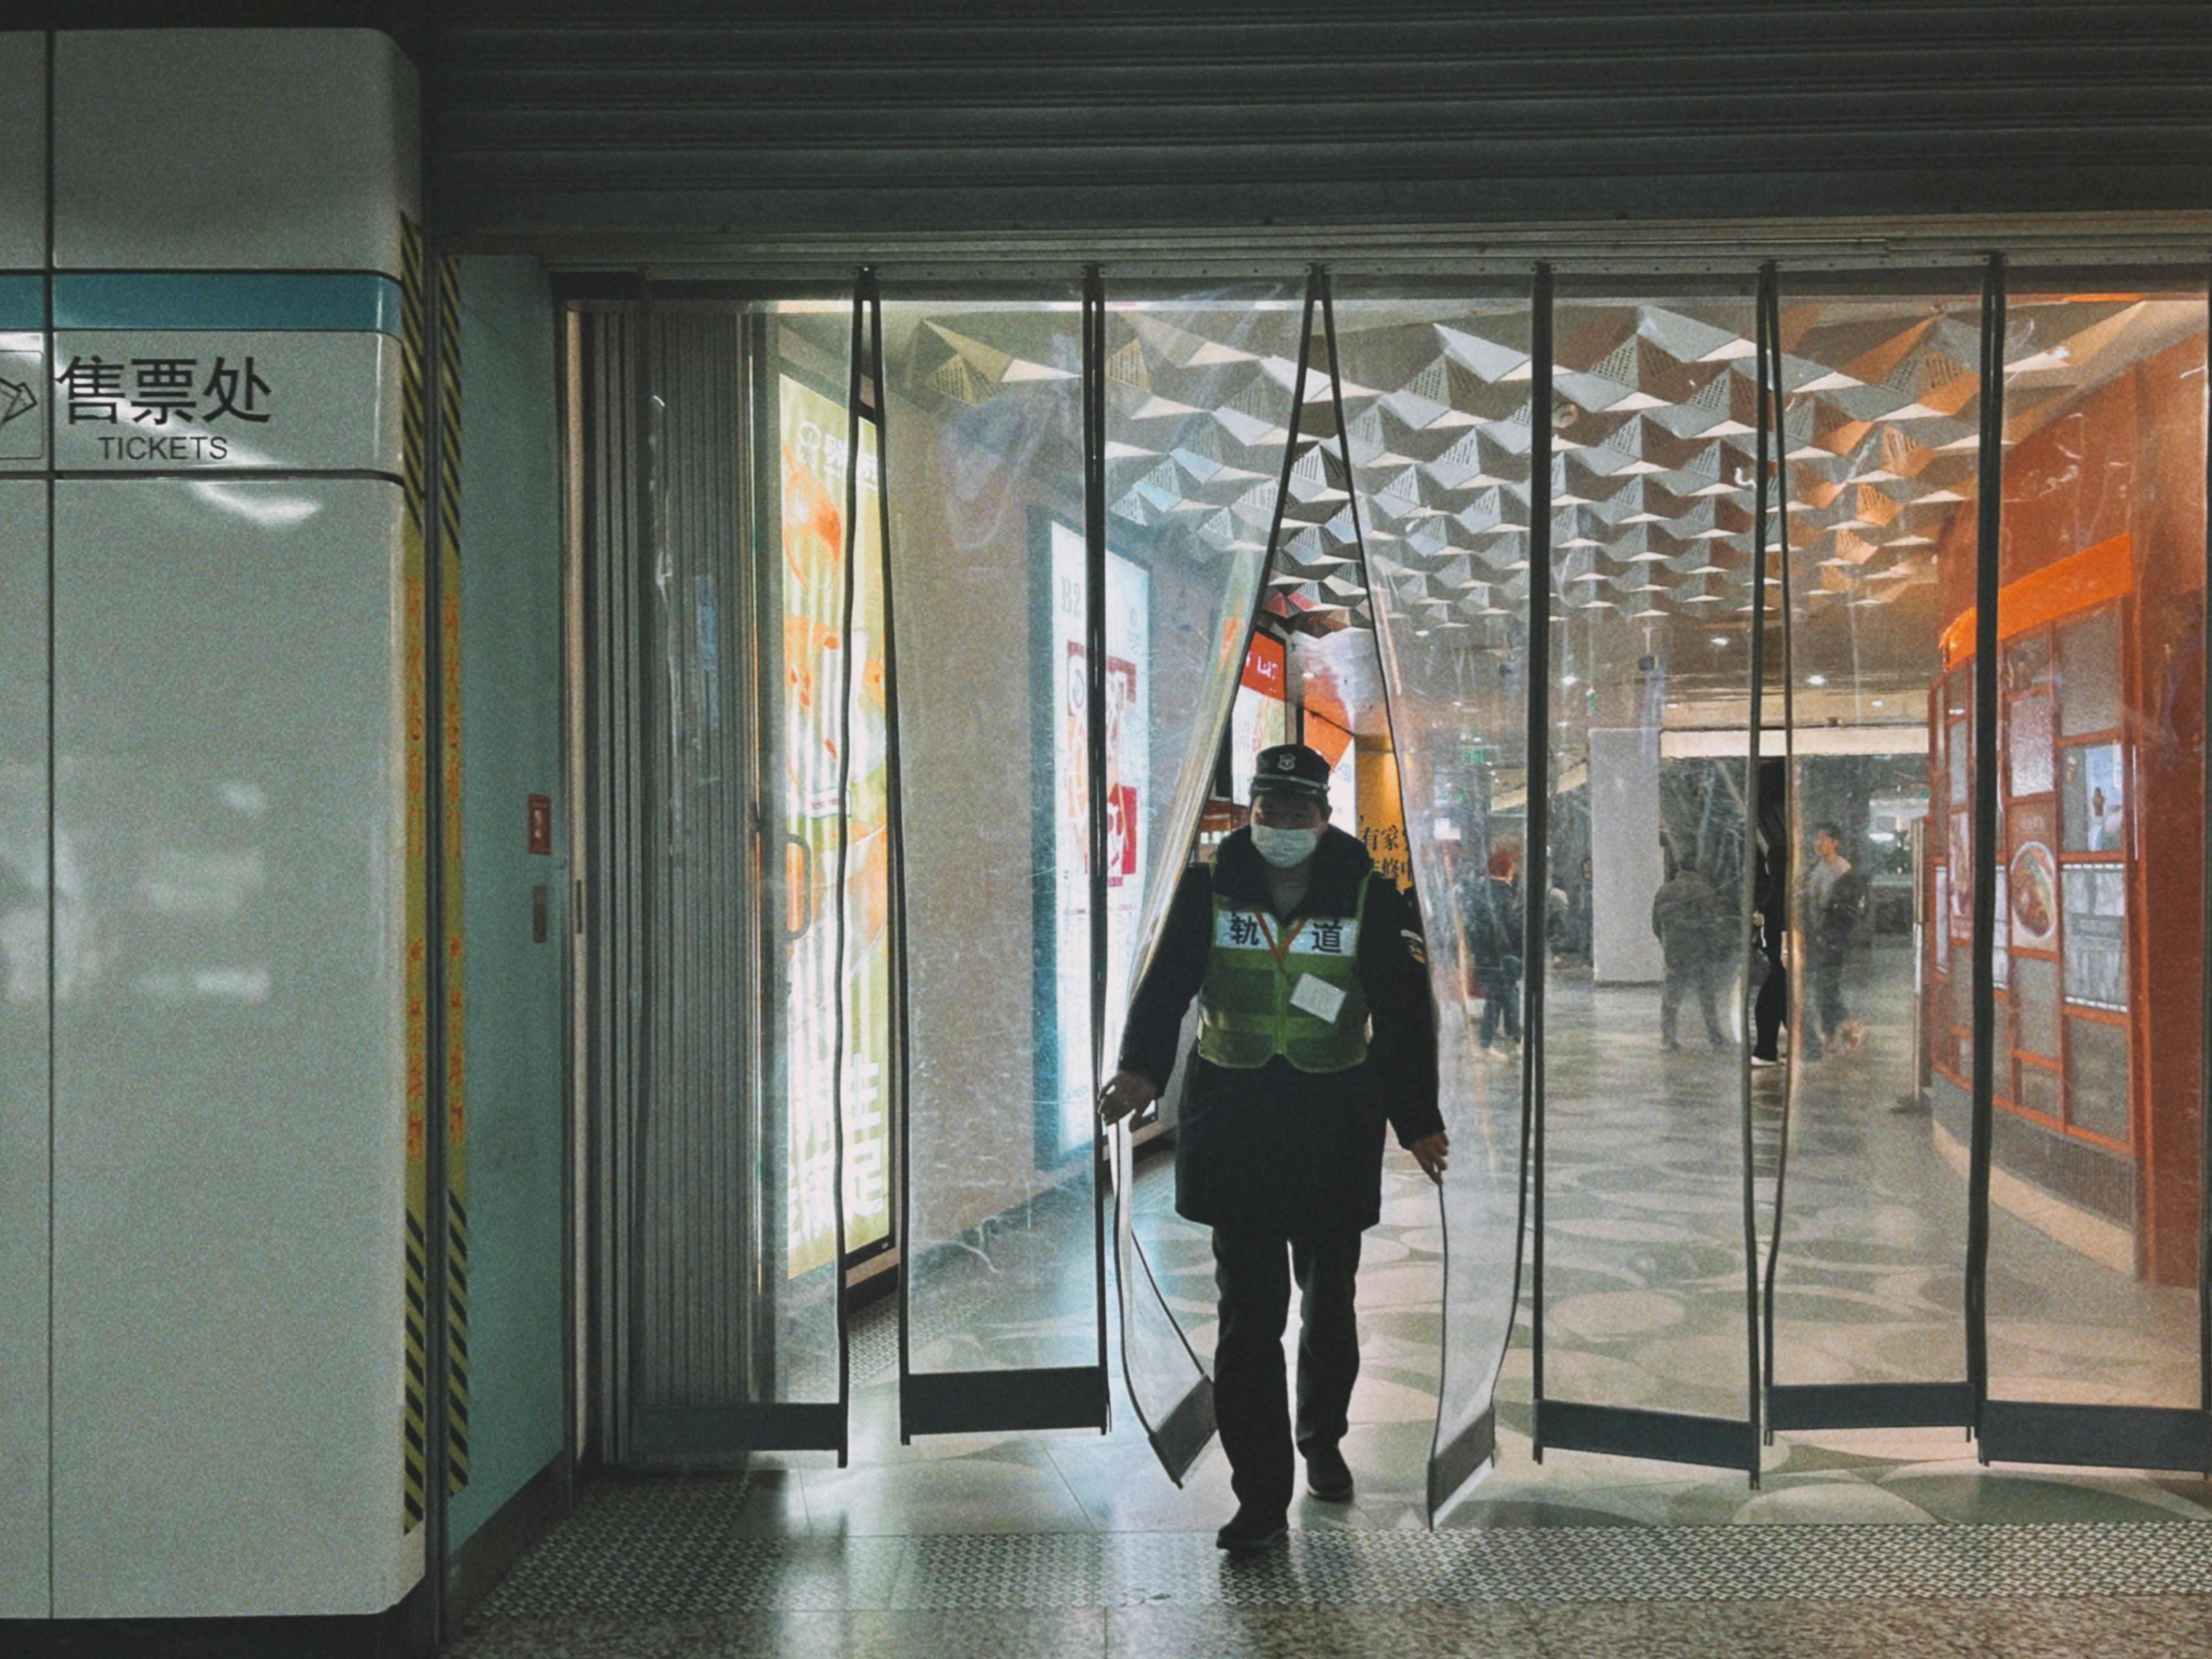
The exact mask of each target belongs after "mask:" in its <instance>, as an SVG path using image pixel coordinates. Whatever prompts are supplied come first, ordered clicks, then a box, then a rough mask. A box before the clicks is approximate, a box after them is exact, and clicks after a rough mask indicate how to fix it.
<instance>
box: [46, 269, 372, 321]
mask: <svg viewBox="0 0 2212 1659" xmlns="http://www.w3.org/2000/svg"><path fill="white" fill-rule="evenodd" d="M33 280H35V279H33ZM33 326H36V325H33ZM54 326H55V327H56V328H126V329H138V328H143V329H163V330H184V329H203V328H226V329H227V328H235V329H250V330H254V331H260V332H264V333H311V332H328V333H349V334H350V333H375V334H397V333H398V332H399V284H398V283H395V282H394V281H392V278H391V277H389V276H380V275H379V274H377V273H376V272H374V271H339V272H318V273H307V272H301V271H281V270H271V271H210V270H174V271H172V270H160V271H139V270H131V271H103V272H99V273H94V274H88V273H76V274H72V273H70V272H66V271H57V272H56V273H55V274H54Z"/></svg>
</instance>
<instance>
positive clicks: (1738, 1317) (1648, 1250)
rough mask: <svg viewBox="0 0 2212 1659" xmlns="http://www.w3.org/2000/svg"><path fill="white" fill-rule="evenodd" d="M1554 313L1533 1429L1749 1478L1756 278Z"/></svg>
mask: <svg viewBox="0 0 2212 1659" xmlns="http://www.w3.org/2000/svg"><path fill="white" fill-rule="evenodd" d="M1552 325H1553V336H1554V347H1553V353H1552V357H1553V365H1552V387H1551V392H1552V395H1551V397H1550V398H1549V406H1548V408H1547V409H1544V410H1540V411H1538V422H1539V429H1540V431H1547V432H1548V433H1549V434H1550V435H1551V442H1552V445H1553V447H1554V449H1555V451H1556V453H1554V454H1553V456H1552V458H1551V465H1550V468H1549V479H1550V484H1551V500H1552V505H1553V523H1552V530H1553V537H1554V542H1553V549H1554V552H1553V560H1552V567H1551V570H1550V572H1549V575H1550V578H1551V581H1552V590H1551V591H1552V597H1553V604H1554V605H1556V606H1557V607H1558V613H1557V616H1556V617H1555V619H1554V621H1553V625H1552V626H1551V628H1550V629H1549V643H1550V646H1551V653H1550V654H1551V662H1550V665H1549V684H1548V691H1549V700H1550V703H1551V708H1550V710H1549V713H1550V714H1551V716H1552V717H1553V718H1552V720H1551V723H1550V727H1549V730H1548V732H1547V734H1546V738H1547V744H1548V750H1549V753H1548V765H1547V768H1546V770H1547V788H1548V799H1547V820H1548V821H1547V834H1548V838H1549V845H1548V853H1549V866H1550V871H1551V880H1552V882H1553V884H1556V885H1557V886H1558V888H1559V891H1560V894H1561V900H1562V905H1563V908H1565V910H1566V911H1567V913H1568V914H1569V915H1571V916H1575V917H1579V916H1581V915H1587V916H1588V917H1589V925H1588V929H1587V936H1586V937H1584V936H1583V935H1582V934H1581V933H1579V932H1577V933H1576V935H1575V936H1574V937H1573V938H1572V939H1571V940H1570V941H1569V943H1568V945H1567V948H1565V949H1564V950H1561V951H1556V952H1548V953H1547V955H1549V956H1550V957H1551V960H1550V961H1548V962H1547V961H1546V960H1545V959H1544V957H1536V958H1534V959H1532V960H1531V961H1530V962H1529V963H1528V971H1529V972H1531V973H1542V974H1543V975H1545V981H1544V984H1543V987H1542V990H1541V1000H1542V1008H1543V1018H1544V1021H1545V1024H1544V1028H1543V1043H1544V1048H1543V1054H1542V1055H1541V1066H1542V1072H1541V1098H1540V1101H1539V1116H1538V1134H1539V1137H1540V1148H1541V1150H1540V1153H1539V1157H1540V1159H1541V1163H1540V1166H1539V1173H1538V1177H1537V1181H1536V1183H1535V1191H1536V1201H1537V1206H1538V1208H1537V1223H1536V1231H1537V1238H1536V1243H1535V1248H1536V1249H1537V1251H1538V1252H1539V1254H1538V1256H1537V1270H1536V1282H1535V1285H1534V1292H1535V1297H1536V1303H1537V1320H1538V1328H1537V1340H1538V1341H1539V1342H1540V1344H1541V1349H1540V1357H1539V1358H1538V1361H1537V1364H1538V1370H1537V1376H1536V1390H1537V1424H1536V1429H1537V1444H1538V1450H1539V1453H1540V1455H1541V1452H1542V1451H1543V1450H1545V1449H1575V1450H1584V1451H1599V1452H1609V1453H1613V1454H1616V1455H1632V1456H1644V1457H1657V1458H1665V1459H1668V1460H1670V1461H1674V1462H1696V1463H1709V1464H1716V1465H1719V1466H1722V1467H1726V1468H1741V1469H1744V1470H1746V1471H1747V1472H1748V1473H1750V1474H1752V1475H1753V1478H1754V1479H1756V1474H1757V1468H1758V1462H1759V1448H1758V1433H1757V1422H1758V1405H1759V1402H1758V1399H1757V1392H1758V1389H1757V1384H1758V1375H1757V1359H1756V1356H1757V1328H1756V1322H1755V1321H1754V1319H1753V1317H1752V1314H1753V1309H1754V1308H1755V1305H1756V1288H1757V1287H1756V1279H1755V1276H1754V1274H1755V1240H1754V1239H1753V1237H1752V1236H1751V1231H1752V1212H1751V1198H1752V1194H1751V1191H1750V1180H1751V1163H1750V1158H1749V1148H1748V1146H1747V1139H1748V1120H1747V1102H1746V1099H1745V1095H1744V1091H1743V1088H1742V1079H1741V1071H1742V1066H1743V1064H1744V1061H1743V1060H1742V1055H1741V1047H1740V1045H1741V1042H1742V1041H1743V1032H1742V1030H1741V1014H1740V1012H1739V1011H1740V1010H1741V1006H1742V1000H1743V996H1744V987H1745V979H1746V968H1747V959H1748V952H1747V949H1746V948H1745V942H1746V939H1747V933H1746V931H1745V921H1744V918H1743V916H1742V915H1741V910H1740V908H1739V901H1738V894H1739V893H1740V891H1741V886H1742V867H1741V865H1742V860H1743V858H1744V854H1745V848H1746V846H1747V842H1748V829H1749V826H1750V817H1751V812H1752V802H1753V778H1752V775H1751V769H1750V766H1749V750H1750V740H1751V734H1752V722H1753V719H1754V717H1755V716H1754V703H1753V697H1752V695H1751V690H1752V687H1753V684H1755V682H1754V679H1753V671H1754V669H1753V644H1754V641H1757V640H1759V638H1760V637H1761V635H1762V622H1763V617H1762V614H1761V611H1762V602H1763V599H1764V595H1765V589H1764V586H1763V585H1762V583H1761V581H1760V580H1759V571H1760V569H1761V568H1762V565H1763V562H1764V546H1765V527H1764V520H1765V513H1764V511H1763V509H1764V508H1765V505H1766V501H1767V496H1766V494H1765V483H1766V480H1765V475H1764V472H1763V471H1762V470H1761V462H1762V461H1763V460H1764V459H1765V457H1764V453H1763V452H1759V453H1753V452H1754V448H1755V445H1746V444H1745V443H1744V442H1743V440H1744V439H1745V438H1747V437H1750V438H1754V439H1755V437H1756V435H1757V434H1758V432H1759V429H1760V425H1759V413H1760V411H1759V404H1760V401H1761V400H1760V398H1759V385H1760V380H1761V375H1760V373H1759V359H1760V356H1761V354H1760V353H1759V350H1758V349H1757V346H1756V344H1755V336H1756V334H1757V332H1758V323H1757V314H1756V307H1754V305H1753V303H1752V299H1751V295H1749V294H1748V293H1746V292H1741V291H1729V290H1723V291H1719V292H1712V291H1708V292H1707V293H1706V294H1705V295H1683V296H1680V297H1677V298H1659V297H1646V296H1642V295H1627V296H1622V297H1614V296H1613V295H1597V296H1593V297H1589V298H1565V297H1562V298H1560V299H1559V300H1558V301H1556V302H1555V304H1554V305H1553V309H1552ZM1747 497H1749V498H1751V499H1750V500H1748V501H1747V499H1746V498H1747ZM1501 873H1502V875H1503V877H1504V878H1509V879H1510V874H1511V870H1510V864H1509V866H1508V868H1507V869H1506V870H1504V872H1501ZM1546 896H1547V898H1548V894H1547V895H1546ZM1531 943H1532V945H1533V944H1534V941H1531Z"/></svg>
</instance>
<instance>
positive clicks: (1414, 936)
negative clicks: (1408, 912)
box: [1398, 927, 1429, 968]
mask: <svg viewBox="0 0 2212 1659" xmlns="http://www.w3.org/2000/svg"><path fill="white" fill-rule="evenodd" d="M1398 937H1399V938H1400V939H1403V940H1405V941H1406V954H1407V956H1409V957H1413V960H1414V961H1416V962H1418V963H1420V964H1421V966H1422V967H1424V968H1425V967H1427V966H1428V965H1429V947H1428V946H1427V945H1424V944H1423V943H1422V942H1421V936H1420V935H1419V933H1415V932H1414V931H1413V929H1412V928H1410V927H1401V928H1400V929H1399V930H1398Z"/></svg>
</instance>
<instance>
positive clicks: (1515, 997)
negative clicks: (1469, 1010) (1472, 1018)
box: [1479, 970, 1521, 1048]
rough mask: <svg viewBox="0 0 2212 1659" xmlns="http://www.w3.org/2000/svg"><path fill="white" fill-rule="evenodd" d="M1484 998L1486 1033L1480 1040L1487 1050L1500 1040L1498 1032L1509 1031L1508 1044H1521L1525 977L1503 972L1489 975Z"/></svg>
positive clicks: (1484, 1025)
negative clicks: (1522, 985)
mask: <svg viewBox="0 0 2212 1659" xmlns="http://www.w3.org/2000/svg"><path fill="white" fill-rule="evenodd" d="M1483 984H1484V995H1483V999H1482V1032H1481V1036H1480V1039H1479V1040H1480V1042H1481V1044H1482V1046H1483V1047H1484V1048H1489V1047H1490V1046H1491V1045H1492V1043H1493V1042H1497V1041H1498V1027H1499V1026H1501V1025H1503V1026H1504V1028H1505V1040H1506V1041H1507V1042H1520V1041H1521V975H1520V974H1519V973H1518V972H1514V973H1510V974H1509V973H1507V972H1504V971H1503V970H1501V971H1499V972H1497V973H1493V974H1489V975H1485V977H1484V981H1483Z"/></svg>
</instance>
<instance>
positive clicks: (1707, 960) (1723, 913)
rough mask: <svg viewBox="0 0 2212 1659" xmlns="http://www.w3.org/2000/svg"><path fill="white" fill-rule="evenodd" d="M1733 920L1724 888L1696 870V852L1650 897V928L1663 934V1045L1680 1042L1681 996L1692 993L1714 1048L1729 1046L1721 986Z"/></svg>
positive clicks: (1725, 977) (1686, 856)
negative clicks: (1723, 895) (1677, 1022)
mask: <svg viewBox="0 0 2212 1659" xmlns="http://www.w3.org/2000/svg"><path fill="white" fill-rule="evenodd" d="M1734 924H1735V917H1734V916H1732V915H1730V914H1729V906H1728V905H1727V904H1725V903H1724V902H1723V900H1722V898H1721V895H1720V890H1719V889H1717V887H1715V886H1714V885H1713V884H1712V883H1711V881H1710V880H1708V879H1707V878H1705V875H1704V873H1703V872H1700V871H1699V868H1698V861H1697V860H1696V858H1695V857H1694V856H1692V855H1691V854H1684V855H1683V856H1682V858H1681V859H1680V860H1679V861H1678V862H1677V863H1676V864H1675V866H1674V874H1673V875H1672V876H1670V877H1668V878H1667V880H1666V882H1665V883H1664V884H1662V886H1661V887H1660V889H1659V890H1658V891H1657V892H1656V893H1655V894H1654V895H1652V898H1651V931H1652V932H1653V933H1656V934H1657V935H1658V936H1659V945H1660V950H1661V951H1662V954H1663V955H1664V956H1665V957H1666V963H1667V978H1666V982H1665V984H1664V985H1663V986H1662V988H1661V990H1660V993H1659V1041H1660V1042H1661V1043H1662V1045H1663V1046H1664V1047H1666V1048H1680V1047H1681V1046H1682V1045H1681V1044H1680V1042H1677V1041H1675V1036H1674V1030H1675V1020H1676V1017H1677V1016H1678V1015H1679V1014H1680V1012H1681V1006H1682V999H1683V997H1684V996H1685V995H1686V994H1692V993H1694V994H1696V996H1697V999H1698V1006H1699V1009H1700V1010H1701V1011H1703V1012H1704V1014H1705V1036H1706V1039H1707V1041H1709V1042H1711V1044H1712V1045H1713V1047H1714V1048H1726V1047H1727V1046H1728V1044H1729V1034H1728V1032H1727V1030H1724V1029H1723V1026H1722V1024H1721V1016H1720V991H1721V987H1722V985H1723V983H1725V982H1726V981H1728V980H1729V978H1730V977H1731V975H1728V974H1727V973H1725V972H1724V971H1723V970H1724V969H1726V968H1727V967H1728V966H1729V965H1730V963H1731V959H1732V958H1733V957H1734V955H1735V951H1734V949H1733V948H1732V947H1733V946H1734V945H1735V940H1734V939H1733V937H1732V935H1733V934H1734V933H1735V925H1734Z"/></svg>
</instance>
